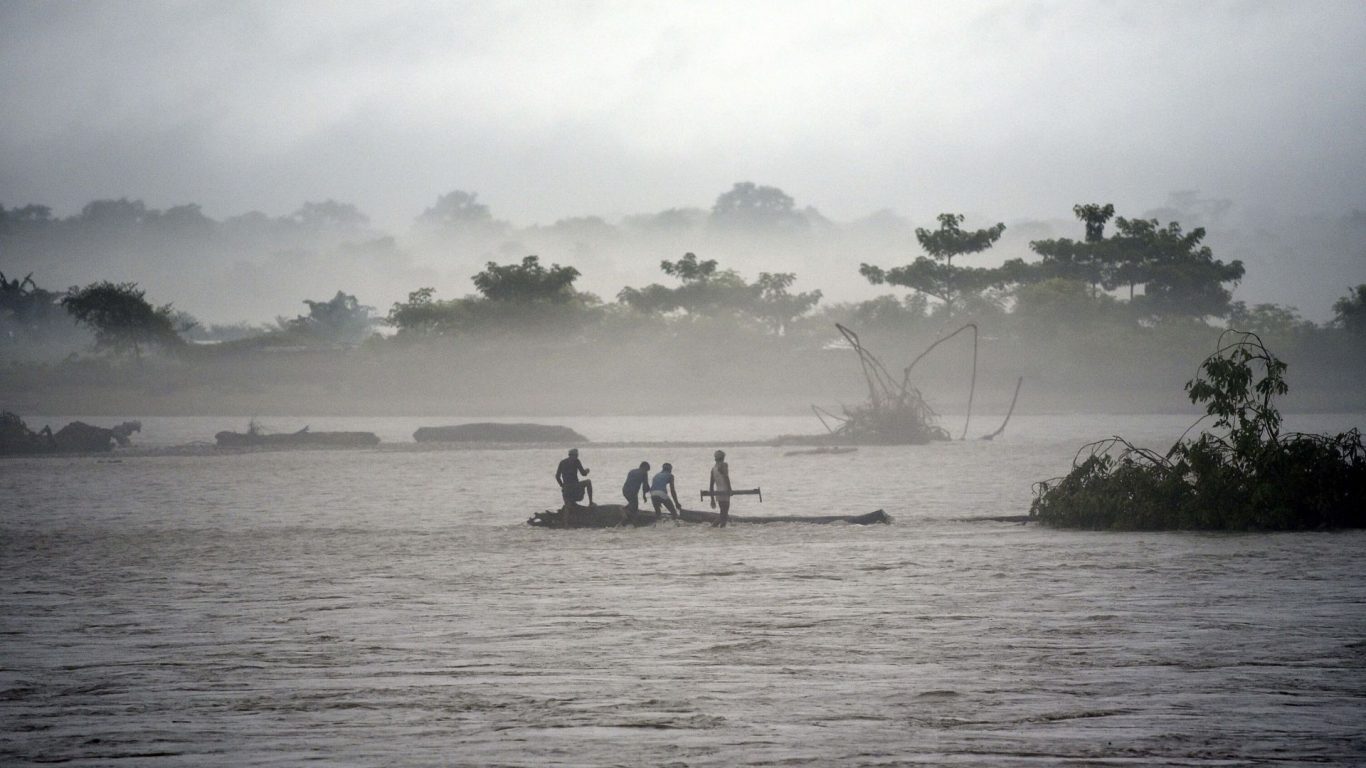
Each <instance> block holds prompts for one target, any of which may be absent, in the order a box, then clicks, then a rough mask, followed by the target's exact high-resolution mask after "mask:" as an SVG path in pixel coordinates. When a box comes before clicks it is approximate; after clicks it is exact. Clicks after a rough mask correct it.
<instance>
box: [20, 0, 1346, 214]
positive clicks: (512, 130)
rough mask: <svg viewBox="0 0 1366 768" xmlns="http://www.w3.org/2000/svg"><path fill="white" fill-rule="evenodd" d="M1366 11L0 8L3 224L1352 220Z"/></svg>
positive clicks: (897, 5) (601, 5)
mask: <svg viewBox="0 0 1366 768" xmlns="http://www.w3.org/2000/svg"><path fill="white" fill-rule="evenodd" d="M1363 40H1366V3H1361V2H1286V3H1271V2H1152V1H1151V0H1145V1H1144V2H1103V3H1102V2H1094V3H1080V2H966V3H965V2H954V3H908V2H888V3H879V2H867V3H835V2H822V3H796V2H772V3H767V2H749V3H731V2H727V3H710V4H708V3H704V4H695V3H678V2H659V3H646V2H623V3H609V2H583V3H562V2H539V3H494V2H487V1H486V0H481V1H480V2H472V3H467V4H461V3H451V2H433V3H422V2H409V3H396V2H385V3H337V2H292V3H285V4H283V5H282V4H278V3H274V2H260V3H252V2H231V3H228V2H222V3H174V4H153V3H130V2H104V3H33V2H16V1H15V0H10V1H9V2H6V3H4V4H0V71H4V72H5V77H4V78H3V80H0V103H2V104H3V106H4V114H5V123H6V125H5V130H4V131H3V132H0V203H3V204H5V205H16V204H20V203H26V202H39V203H47V204H50V205H53V206H54V207H56V209H57V211H58V212H59V213H61V214H69V213H71V212H74V211H75V210H77V209H78V208H79V206H80V205H82V204H83V203H85V202H87V201H89V200H91V199H93V198H98V197H121V196H129V197H134V198H141V199H144V200H146V201H147V203H148V204H149V205H152V206H154V207H166V206H169V205H172V204H178V203H184V202H198V203H201V204H202V205H203V206H204V207H205V211H206V212H207V213H208V214H209V215H211V216H214V217H217V218H223V217H226V216H230V215H234V214H238V213H242V212H244V211H246V210H250V209H261V210H264V211H265V212H267V213H270V214H283V213H287V212H289V211H292V210H294V209H296V208H297V207H298V206H299V204H301V203H302V202H304V201H305V200H320V199H324V198H336V199H340V200H344V201H347V202H352V203H355V204H356V205H358V206H359V207H360V208H361V209H362V210H364V211H366V212H367V213H369V214H370V215H371V216H372V217H373V218H374V219H375V222H376V224H377V225H380V226H384V227H393V228H397V227H406V225H407V224H408V223H409V222H410V221H411V220H412V218H413V216H415V215H416V214H418V213H420V212H421V210H422V209H423V208H425V207H427V206H428V205H430V204H431V203H432V202H433V201H434V200H435V199H436V197H437V196H438V195H439V194H441V193H443V192H447V191H450V190H452V189H464V190H470V191H475V192H478V193H479V195H480V199H481V201H483V202H486V203H487V204H489V205H490V206H491V207H492V209H493V211H494V213H495V215H497V216H499V217H501V218H505V219H509V220H511V221H513V222H514V223H517V224H529V223H535V222H541V223H549V222H551V221H554V220H556V219H560V218H564V217H569V216H580V215H586V214H596V215H601V216H604V217H607V218H608V219H613V218H615V217H618V216H621V215H624V214H630V213H641V212H651V211H658V210H662V209H666V208H670V207H675V206H687V205H696V206H703V207H706V206H709V205H710V204H711V202H712V201H713V200H714V199H715V197H716V196H717V195H718V194H719V193H720V192H723V191H725V190H726V189H728V188H729V187H730V185H731V184H732V183H733V182H735V181H740V180H754V181H756V182H759V183H762V184H770V185H774V186H778V187H781V188H782V189H783V190H785V191H786V192H788V193H789V194H791V195H792V196H793V197H795V198H796V199H797V201H798V203H799V204H800V205H813V206H815V207H816V208H818V209H820V210H821V211H822V212H824V213H825V214H826V215H828V216H831V217H832V218H836V219H851V218H854V217H858V216H861V215H864V214H867V213H869V212H871V211H873V210H876V209H879V208H884V207H885V208H891V209H893V210H896V211H897V212H899V213H902V214H905V215H909V216H911V217H913V218H914V219H916V220H919V221H925V220H927V219H928V218H929V217H930V216H932V215H933V214H934V213H936V212H938V211H942V210H964V211H969V212H982V213H984V214H985V215H988V216H991V217H995V218H1001V219H1007V220H1009V219H1018V218H1027V217H1040V218H1059V217H1066V216H1067V212H1068V211H1069V210H1070V207H1071V205H1072V204H1073V203H1075V202H1079V201H1089V200H1104V201H1112V202H1114V203H1116V205H1117V206H1118V207H1119V209H1120V211H1121V212H1126V211H1127V212H1131V213H1136V212H1138V211H1140V210H1144V209H1148V208H1152V207H1154V206H1156V205H1159V204H1161V203H1162V201H1163V200H1164V199H1165V198H1166V196H1167V194H1168V193H1169V192H1171V191H1173V190H1184V189H1195V190H1200V191H1201V193H1202V194H1204V195H1208V196H1210V197H1215V198H1227V199H1230V200H1233V201H1235V203H1236V204H1238V205H1240V206H1246V207H1248V208H1249V209H1258V208H1267V207H1270V208H1275V209H1279V210H1282V211H1286V212H1288V213H1291V214H1297V213H1310V212H1315V211H1322V212H1329V213H1334V214H1337V213H1340V212H1344V211H1349V210H1351V209H1352V208H1354V207H1356V208H1366V173H1362V171H1363V169H1366V130H1363V128H1364V127H1366V119H1363V118H1364V117H1366V87H1364V86H1366V83H1364V81H1366V66H1364V65H1366V61H1364V59H1366V56H1363V50H1366V45H1364V44H1363Z"/></svg>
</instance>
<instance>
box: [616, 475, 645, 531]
mask: <svg viewBox="0 0 1366 768" xmlns="http://www.w3.org/2000/svg"><path fill="white" fill-rule="evenodd" d="M621 495H622V496H625V497H626V521H627V522H629V523H630V524H631V525H635V524H636V515H637V514H639V513H640V502H641V501H648V500H649V498H650V462H648V461H642V462H640V466H639V467H636V468H635V469H633V470H631V471H630V472H627V473H626V484H625V485H623V486H621ZM637 496H639V497H640V498H639V499H637V498H636V497H637Z"/></svg>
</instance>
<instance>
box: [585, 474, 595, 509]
mask: <svg viewBox="0 0 1366 768" xmlns="http://www.w3.org/2000/svg"><path fill="white" fill-rule="evenodd" d="M583 489H584V490H585V491H588V506H590V507H595V506H597V505H596V504H594V503H593V481H592V480H584V481H583Z"/></svg>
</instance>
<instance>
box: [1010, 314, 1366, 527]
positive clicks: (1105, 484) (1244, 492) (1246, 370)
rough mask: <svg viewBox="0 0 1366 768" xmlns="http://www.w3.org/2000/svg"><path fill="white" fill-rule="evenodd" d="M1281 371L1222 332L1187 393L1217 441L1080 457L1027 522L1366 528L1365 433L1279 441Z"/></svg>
mask: <svg viewBox="0 0 1366 768" xmlns="http://www.w3.org/2000/svg"><path fill="white" fill-rule="evenodd" d="M1285 370H1286V365H1285V363H1283V362H1282V361H1281V360H1279V359H1278V358H1276V357H1275V356H1274V355H1272V354H1271V353H1270V352H1269V351H1268V350H1267V349H1266V347H1265V346H1264V345H1263V344H1262V340H1261V339H1260V338H1259V337H1258V336H1257V335H1256V334H1253V333H1245V332H1240V331H1226V332H1225V333H1224V335H1221V336H1220V344H1219V348H1218V350H1217V351H1216V352H1215V353H1214V354H1212V355H1210V356H1209V357H1208V358H1206V359H1205V361H1204V363H1202V364H1201V366H1200V373H1199V374H1198V375H1197V376H1196V377H1195V378H1194V379H1192V380H1191V381H1190V382H1188V383H1187V384H1186V392H1187V393H1188V394H1189V396H1190V399H1191V402H1194V403H1204V404H1205V412H1206V415H1207V418H1212V419H1214V425H1213V426H1214V428H1215V429H1216V430H1220V431H1219V432H1204V433H1201V435H1200V437H1199V438H1197V439H1195V440H1180V441H1178V442H1177V443H1176V444H1175V445H1173V446H1172V447H1171V449H1169V450H1168V451H1167V452H1166V453H1165V454H1158V453H1156V452H1154V451H1151V450H1147V449H1143V448H1138V447H1136V446H1134V445H1133V444H1131V443H1129V442H1128V441H1126V440H1124V439H1123V438H1119V437H1115V438H1111V439H1108V440H1102V441H1100V442H1097V443H1092V444H1090V445H1087V446H1083V448H1082V450H1081V451H1079V452H1078V454H1077V458H1076V460H1074V462H1073V468H1072V471H1071V472H1070V473H1069V474H1068V475H1067V476H1066V477H1063V478H1060V479H1057V480H1050V481H1046V482H1043V483H1039V484H1037V486H1036V491H1037V495H1036V497H1035V499H1034V503H1033V505H1032V506H1031V508H1030V514H1031V516H1035V517H1037V518H1038V520H1039V521H1040V522H1043V523H1044V524H1046V525H1056V526H1060V527H1065V528H1090V529H1125V530H1158V529H1198V530H1227V529H1236V530H1249V529H1255V530H1289V529H1314V528H1362V527H1366V447H1363V445H1362V441H1361V433H1360V432H1359V431H1357V430H1355V429H1353V430H1350V431H1348V432H1344V433H1342V434H1339V435H1337V436H1336V437H1327V436H1324V435H1307V434H1284V433H1282V431H1281V415H1280V412H1279V411H1278V410H1277V409H1276V408H1275V406H1274V404H1273V401H1274V399H1275V398H1276V397H1279V396H1281V395H1284V394H1285V393H1286V392H1287V391H1288V390H1289V387H1288V386H1287V385H1286V383H1285V378H1284V375H1285ZM1083 456H1084V457H1085V458H1083Z"/></svg>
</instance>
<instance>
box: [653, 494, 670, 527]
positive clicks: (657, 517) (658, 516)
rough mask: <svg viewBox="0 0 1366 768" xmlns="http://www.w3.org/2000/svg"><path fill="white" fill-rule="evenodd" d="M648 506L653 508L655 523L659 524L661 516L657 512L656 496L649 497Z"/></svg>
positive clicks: (657, 502)
mask: <svg viewBox="0 0 1366 768" xmlns="http://www.w3.org/2000/svg"><path fill="white" fill-rule="evenodd" d="M666 501H667V500H666ZM650 506H652V507H654V508H655V522H656V523H657V522H659V518H660V517H661V516H662V515H661V513H660V511H659V497H658V496H651V497H650Z"/></svg>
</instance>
